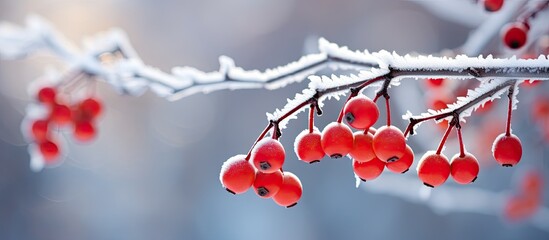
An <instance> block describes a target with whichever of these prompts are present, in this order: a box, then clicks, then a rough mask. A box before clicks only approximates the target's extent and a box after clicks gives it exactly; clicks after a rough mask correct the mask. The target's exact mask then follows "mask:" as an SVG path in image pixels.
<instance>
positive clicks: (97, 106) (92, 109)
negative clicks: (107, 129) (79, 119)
mask: <svg viewBox="0 0 549 240" xmlns="http://www.w3.org/2000/svg"><path fill="white" fill-rule="evenodd" d="M78 108H79V110H80V111H82V112H83V113H84V114H86V115H89V116H90V117H92V118H96V117H98V116H99V115H100V114H101V112H102V111H103V107H102V104H101V102H99V100H98V99H96V98H87V99H84V101H82V103H80V105H79V106H78Z"/></svg>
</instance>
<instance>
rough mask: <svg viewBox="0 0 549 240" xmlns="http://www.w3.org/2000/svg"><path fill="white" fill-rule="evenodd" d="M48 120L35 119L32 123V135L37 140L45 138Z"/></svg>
mask: <svg viewBox="0 0 549 240" xmlns="http://www.w3.org/2000/svg"><path fill="white" fill-rule="evenodd" d="M48 124H49V122H48V120H36V121H34V122H33V123H32V127H31V130H32V135H33V136H34V139H35V140H36V141H38V142H41V141H44V140H46V137H47V136H48Z"/></svg>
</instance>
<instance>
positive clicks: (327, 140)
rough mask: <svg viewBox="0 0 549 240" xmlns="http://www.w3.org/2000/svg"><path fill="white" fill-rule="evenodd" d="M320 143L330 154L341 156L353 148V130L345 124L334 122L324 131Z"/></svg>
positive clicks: (332, 156)
mask: <svg viewBox="0 0 549 240" xmlns="http://www.w3.org/2000/svg"><path fill="white" fill-rule="evenodd" d="M320 143H321V144H322V149H323V150H324V152H325V153H326V154H327V155H328V156H330V157H331V158H341V157H343V156H345V155H347V154H349V152H351V150H353V145H354V137H353V132H352V131H351V129H350V128H349V127H347V125H345V124H342V123H340V122H332V123H330V124H328V125H327V126H326V127H325V128H324V130H323V131H322V136H321V139H320Z"/></svg>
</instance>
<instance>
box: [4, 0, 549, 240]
mask: <svg viewBox="0 0 549 240" xmlns="http://www.w3.org/2000/svg"><path fill="white" fill-rule="evenodd" d="M440 2H448V4H449V3H450V2H460V1H457V0H456V1H437V0H424V1H419V2H415V1H403V0H401V1H398V0H391V1H374V0H368V1H364V0H349V1H337V0H300V1H298V0H278V1H266V0H235V1H219V0H203V1H175V0H162V1H145V0H139V1H137V0H131V1H130V0H110V1H107V0H94V1H90V0H87V1H85V0H81V1H78V0H73V1H70V0H0V21H10V22H14V23H18V24H22V23H23V22H24V19H25V17H26V16H27V15H28V14H31V13H34V14H38V15H41V16H42V17H44V18H45V19H47V20H49V21H51V23H52V24H53V25H54V26H55V27H56V28H57V29H58V30H59V31H60V32H61V33H63V34H65V36H66V37H67V38H68V39H70V40H71V41H73V42H75V43H80V41H81V40H82V39H83V38H84V37H85V36H90V35H93V34H96V33H98V32H101V31H105V30H108V29H110V28H112V27H119V28H121V29H123V30H124V31H126V33H127V34H128V36H129V38H130V40H131V43H132V44H133V46H134V47H135V49H136V50H137V52H138V53H139V54H140V56H141V57H142V59H143V60H144V61H145V63H147V64H149V65H152V66H156V67H158V68H160V69H162V70H164V71H169V70H170V69H171V68H172V67H174V66H192V67H196V68H198V69H201V70H204V71H213V70H217V68H218V61H217V58H218V56H219V55H228V56H231V57H232V58H234V59H235V61H236V63H237V65H238V66H241V67H243V68H245V69H261V70H263V69H265V68H271V67H275V66H278V65H283V64H286V63H288V62H291V61H294V60H296V59H298V58H299V57H300V56H301V55H303V54H305V53H310V52H311V51H314V49H315V46H314V45H315V41H316V39H317V37H319V36H322V37H325V38H327V39H328V40H330V41H332V42H335V43H338V44H340V45H347V46H349V47H350V48H351V49H365V48H367V49H369V50H370V51H377V50H381V49H387V50H390V51H392V50H394V51H397V52H398V53H401V54H405V53H409V52H420V53H435V52H440V51H441V50H442V49H454V48H457V47H459V46H460V45H462V44H463V43H464V42H465V41H466V39H467V37H468V34H469V33H470V32H471V31H472V30H474V29H476V28H477V27H478V26H479V25H480V24H481V23H482V22H483V21H484V20H486V19H487V18H488V17H489V16H488V14H487V13H486V12H484V11H483V9H482V8H481V7H480V6H475V5H473V4H469V5H467V6H472V7H470V8H464V9H458V10H459V11H457V12H458V13H459V14H458V15H460V16H462V17H455V15H456V14H454V15H452V14H449V13H447V12H452V10H454V11H453V12H454V13H455V12H456V9H448V8H440V12H437V11H436V7H435V8H434V7H433V6H435V5H441V4H440ZM461 2H471V1H465V0H463V1H461ZM426 5H432V6H431V8H429V7H425V6H426ZM433 9H435V10H433ZM439 15H447V16H448V18H440V17H439ZM452 16H454V17H455V19H452ZM496 38H497V37H496ZM489 46H491V48H497V46H498V45H497V44H496V45H494V44H492V45H489ZM311 49H312V50H311ZM48 67H53V68H57V69H63V68H65V67H66V65H64V63H63V62H61V61H60V60H59V59H57V58H55V57H52V56H49V55H37V56H33V57H30V58H28V59H25V60H15V61H5V60H0V140H1V141H0V239H6V240H8V239H42V240H48V239H52V240H53V239H81V240H84V239H133V240H139V239H216V240H217V239H319V240H320V239H365V238H371V239H403V238H407V237H409V238H413V239H440V238H444V239H471V238H472V239H518V238H520V239H548V238H549V228H547V225H545V228H544V227H540V225H539V224H537V225H536V224H532V221H530V220H529V219H526V220H524V221H520V222H511V221H509V220H506V219H505V217H503V216H502V215H503V210H502V209H503V206H502V204H503V203H502V200H501V199H505V196H507V195H511V194H513V193H515V192H517V188H518V187H517V185H518V184H517V182H518V181H517V180H518V179H520V178H521V177H520V176H521V175H520V174H524V173H525V172H528V170H529V169H537V170H538V171H539V172H541V173H542V175H544V176H547V175H548V174H549V169H548V167H547V164H545V162H546V157H545V156H546V154H547V143H546V140H545V138H544V136H543V134H542V133H541V130H540V129H541V128H539V127H538V126H537V125H535V124H533V123H534V121H533V119H532V118H531V117H530V116H531V114H530V112H531V109H532V107H531V106H532V104H533V102H535V101H536V99H537V96H541V95H543V92H544V91H546V90H547V84H540V85H539V86H536V87H535V88H528V89H524V90H521V94H520V95H519V100H520V103H519V108H518V110H517V111H516V113H517V114H515V115H514V116H516V117H515V118H514V122H513V130H514V132H515V133H516V134H517V135H518V136H519V137H520V138H521V140H522V142H523V145H524V146H525V150H524V155H523V160H522V162H521V163H520V164H519V166H517V167H515V168H501V167H498V166H496V165H495V164H494V163H493V162H495V161H494V160H493V159H492V158H491V154H490V147H491V142H492V141H493V138H494V137H495V136H496V135H497V134H499V133H501V132H503V131H504V120H505V108H506V101H498V102H496V103H495V104H494V105H493V106H492V109H491V110H490V111H488V112H486V113H482V115H476V116H473V117H471V118H470V120H469V121H468V123H467V124H466V125H465V127H464V130H465V131H466V132H465V133H464V138H465V141H466V145H467V147H468V149H469V150H470V151H471V152H473V153H474V154H476V155H477V157H479V160H480V161H481V164H482V165H481V173H480V176H479V179H478V180H477V181H476V182H475V183H474V184H472V185H469V186H458V185H457V184H455V183H454V182H453V180H451V179H450V180H448V182H447V183H446V184H445V185H443V186H441V187H440V188H437V189H435V190H434V191H433V192H436V191H440V192H446V193H448V195H445V196H457V195H459V196H460V197H462V199H465V200H467V204H471V203H470V202H472V204H473V205H474V204H475V202H479V203H481V204H485V205H486V208H487V209H486V211H481V210H478V209H477V210H468V211H462V210H459V209H460V208H459V206H461V205H462V202H459V201H457V202H455V201H451V200H452V199H447V198H440V199H437V200H436V201H438V205H444V206H446V205H445V204H444V203H450V202H451V204H450V205H451V206H450V207H449V208H444V207H442V208H441V207H440V206H439V207H437V204H436V201H431V200H432V199H431V200H429V196H430V192H429V190H425V189H424V188H423V187H422V185H421V182H420V181H419V180H418V179H417V177H415V173H413V172H415V171H414V170H413V169H412V171H410V172H409V173H408V174H405V175H402V176H400V175H395V174H392V173H390V172H386V173H384V174H383V175H382V176H381V177H380V178H379V179H377V180H374V181H372V182H368V183H365V184H363V187H361V188H358V189H357V188H355V178H354V176H353V173H352V166H351V161H350V160H349V159H346V158H344V159H341V160H331V159H324V160H323V161H322V162H321V163H320V164H315V165H308V164H305V163H303V162H300V161H298V160H297V159H296V157H295V154H294V153H293V141H294V139H295V136H297V134H298V133H299V132H301V130H303V129H305V128H306V126H307V121H306V117H304V116H303V115H300V118H299V119H297V120H293V121H291V122H290V124H289V125H288V129H286V130H284V135H283V137H282V138H281V141H282V143H283V145H284V146H285V147H286V152H287V159H286V164H285V168H284V169H285V170H288V171H291V172H294V173H296V174H297V175H298V176H299V177H300V179H301V182H302V183H303V187H304V194H303V197H302V199H301V201H300V203H299V204H298V205H297V206H296V207H294V208H291V209H285V208H281V207H279V206H277V205H276V204H275V203H273V202H272V201H270V200H262V199H260V198H258V197H257V196H255V194H254V193H253V191H248V192H247V193H245V194H243V195H238V196H233V195H231V194H228V193H227V192H226V191H225V190H224V189H223V188H222V187H221V184H220V183H219V170H220V167H221V164H222V163H223V162H224V161H225V160H226V159H227V158H229V157H231V156H233V155H235V154H241V153H246V152H247V151H248V148H249V147H250V146H251V144H252V143H253V141H254V140H255V138H256V137H257V135H258V134H259V133H260V131H261V130H262V129H263V127H264V126H265V124H266V121H267V120H266V117H265V112H272V111H274V109H276V108H281V107H283V106H284V104H285V103H286V98H291V97H293V96H294V94H295V93H296V92H298V91H301V90H302V89H303V88H304V87H306V84H307V83H306V81H303V82H302V83H297V84H293V85H289V86H287V87H285V88H283V89H279V90H274V91H267V90H237V91H228V90H226V91H218V92H214V93H210V94H195V95H192V96H190V97H186V98H183V99H181V100H178V101H175V102H169V101H166V100H165V99H162V98H159V97H157V96H156V95H154V94H153V93H150V92H149V93H146V94H145V95H143V96H140V97H128V96H120V95H118V94H117V93H116V92H115V91H114V90H113V89H112V88H111V86H109V85H106V84H103V83H101V84H99V85H98V86H97V94H98V96H99V97H100V99H102V100H103V102H104V103H105V105H106V109H105V114H104V115H103V117H102V118H101V119H100V121H99V125H98V126H99V136H98V137H97V139H96V140H95V141H93V142H91V143H90V144H79V143H78V142H76V141H74V140H73V139H72V138H71V136H67V138H66V142H67V148H65V149H64V150H63V151H64V154H65V155H66V157H65V161H64V163H63V164H61V165H60V166H58V167H55V168H47V169H44V170H43V171H41V172H37V173H36V172H32V171H31V170H30V169H29V154H28V151H27V146H28V144H27V142H26V141H25V139H24V138H23V136H22V134H21V130H20V123H21V121H22V119H23V117H24V114H25V107H26V106H27V104H29V103H30V102H32V101H33V100H32V97H31V96H29V95H28V93H27V86H28V85H29V83H31V82H32V81H34V80H35V79H37V78H38V77H40V76H42V74H43V73H44V69H45V68H48ZM323 73H330V72H323ZM544 89H545V90H544ZM391 91H392V98H391V99H392V100H393V99H394V103H395V107H394V109H393V114H394V116H396V117H394V119H395V122H394V124H396V125H397V126H398V127H400V128H401V129H403V128H404V127H405V125H406V122H405V121H404V120H400V118H399V116H400V115H402V114H403V113H405V112H406V110H410V111H412V112H413V113H415V114H418V113H421V112H424V111H425V109H426V108H428V107H430V105H429V104H430V102H429V101H431V100H429V99H428V96H430V95H428V94H425V91H427V88H426V87H425V82H422V81H405V82H404V83H403V86H402V87H399V88H395V89H394V90H391ZM366 93H367V94H369V95H370V96H372V95H371V94H373V91H372V90H369V91H367V92H366ZM342 104H343V102H342V101H339V102H338V101H334V100H331V101H326V107H325V108H324V115H323V116H322V117H320V118H318V119H317V120H316V125H317V126H318V127H319V128H320V129H322V128H323V127H324V126H325V125H326V124H327V123H329V122H331V121H334V120H335V119H336V118H337V113H338V112H339V109H340V108H341V105H342ZM380 119H383V118H380ZM498 126H499V128H498ZM489 131H491V132H489ZM419 133H420V134H419V135H418V136H417V137H415V136H414V137H412V138H411V143H410V144H411V145H412V147H413V148H414V151H415V152H416V159H418V158H419V157H420V156H421V155H422V154H423V153H424V152H425V151H427V150H432V149H434V148H436V146H437V144H438V141H439V139H440V137H441V136H442V132H441V131H440V130H439V129H438V128H437V127H436V126H435V125H433V124H424V125H422V126H421V127H420V128H419ZM490 134H491V135H490ZM494 134H495V135H494ZM490 136H491V137H490ZM456 149H457V145H456V142H455V140H452V141H451V142H450V143H449V144H448V147H447V150H445V153H446V155H447V156H453V154H454V153H456V152H457V150H456ZM400 183H407V184H406V185H403V184H400ZM364 185H365V186H364ZM368 185H370V186H373V188H369V187H368ZM376 186H377V187H376ZM467 188H471V189H477V190H479V191H480V193H484V192H488V193H493V194H492V195H489V196H490V197H488V198H480V197H479V194H480V193H479V194H476V192H466V193H467V194H460V193H462V192H459V191H461V190H462V189H467ZM379 189H391V190H388V191H383V190H379ZM411 189H420V190H419V191H417V192H418V193H417V194H418V196H420V197H419V198H417V199H420V200H418V201H410V199H416V198H415V197H412V198H406V197H402V196H403V195H406V194H407V193H405V192H406V191H408V193H409V192H410V191H411ZM456 189H457V190H456ZM545 189H547V188H545ZM412 191H416V190H412ZM395 192H396V193H395ZM398 192H403V194H398ZM452 192H453V193H452ZM387 193H389V194H387ZM433 194H434V193H433ZM452 194H453V195H452ZM412 195H413V192H412ZM480 195H481V194H480ZM482 196H485V195H482ZM491 197H494V198H493V199H492V198H491ZM544 199H547V198H544ZM465 200H464V201H465ZM490 201H493V202H494V204H493V205H492V204H489V203H490ZM433 203H435V204H434V205H435V206H434V207H433ZM463 204H465V203H463ZM544 205H545V206H547V205H549V204H548V202H547V200H545V202H544ZM441 209H442V210H441ZM452 209H457V210H455V211H453V210H452ZM544 209H546V208H544ZM544 211H545V212H542V213H540V214H542V215H536V216H537V217H538V218H540V219H542V221H543V220H544V219H545V220H547V222H549V218H547V216H549V213H547V210H544ZM543 214H545V215H543ZM544 217H545V218H544ZM538 220H539V219H538ZM538 223H539V222H538Z"/></svg>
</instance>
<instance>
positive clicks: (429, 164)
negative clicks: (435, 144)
mask: <svg viewBox="0 0 549 240" xmlns="http://www.w3.org/2000/svg"><path fill="white" fill-rule="evenodd" d="M417 175H418V177H419V179H421V181H423V184H425V186H428V187H437V186H440V185H442V184H443V183H444V182H446V179H448V176H450V163H448V158H446V156H444V155H443V154H436V153H435V152H434V151H429V152H426V153H425V155H423V157H422V158H421V159H420V160H419V163H418V165H417Z"/></svg>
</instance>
